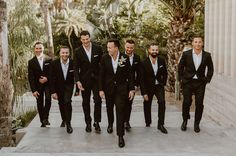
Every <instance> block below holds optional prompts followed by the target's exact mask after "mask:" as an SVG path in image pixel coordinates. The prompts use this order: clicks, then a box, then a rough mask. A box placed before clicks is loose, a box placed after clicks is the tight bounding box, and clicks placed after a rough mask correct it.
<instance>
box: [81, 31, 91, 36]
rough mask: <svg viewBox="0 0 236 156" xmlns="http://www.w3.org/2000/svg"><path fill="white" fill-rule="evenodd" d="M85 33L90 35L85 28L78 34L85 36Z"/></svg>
mask: <svg viewBox="0 0 236 156" xmlns="http://www.w3.org/2000/svg"><path fill="white" fill-rule="evenodd" d="M86 35H88V36H89V37H90V33H89V32H88V31H87V30H83V31H81V32H80V36H86Z"/></svg>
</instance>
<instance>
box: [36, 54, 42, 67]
mask: <svg viewBox="0 0 236 156" xmlns="http://www.w3.org/2000/svg"><path fill="white" fill-rule="evenodd" d="M37 59H38V62H39V66H40V68H41V70H43V55H40V56H37Z"/></svg>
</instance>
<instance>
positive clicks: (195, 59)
mask: <svg viewBox="0 0 236 156" xmlns="http://www.w3.org/2000/svg"><path fill="white" fill-rule="evenodd" d="M201 62H202V51H201V52H200V53H199V54H196V52H195V51H194V49H193V63H194V66H195V69H196V71H197V70H198V68H199V66H200V64H201ZM193 79H198V77H197V75H196V74H195V75H194V76H193Z"/></svg>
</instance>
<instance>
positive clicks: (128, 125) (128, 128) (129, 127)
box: [124, 122, 131, 132]
mask: <svg viewBox="0 0 236 156" xmlns="http://www.w3.org/2000/svg"><path fill="white" fill-rule="evenodd" d="M124 127H125V130H126V131H127V132H129V131H130V129H131V126H130V124H129V122H125V123H124Z"/></svg>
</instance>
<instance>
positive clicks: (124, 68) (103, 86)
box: [99, 39, 134, 147]
mask: <svg viewBox="0 0 236 156" xmlns="http://www.w3.org/2000/svg"><path fill="white" fill-rule="evenodd" d="M119 46H120V44H119V40H117V39H110V40H109V41H108V43H107V51H108V54H105V55H104V56H103V57H102V61H101V70H100V74H99V94H100V96H101V98H103V99H106V107H107V116H108V128H107V132H108V133H112V132H113V122H114V112H113V108H114V105H115V106H116V128H117V135H118V136H119V141H118V145H119V147H124V146H125V142H124V138H123V136H124V133H125V132H124V118H125V114H124V111H125V105H126V104H127V103H126V100H127V97H129V99H130V100H132V99H133V97H134V85H133V77H132V73H131V66H130V63H129V58H128V56H127V55H125V54H123V53H120V52H119Z"/></svg>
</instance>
